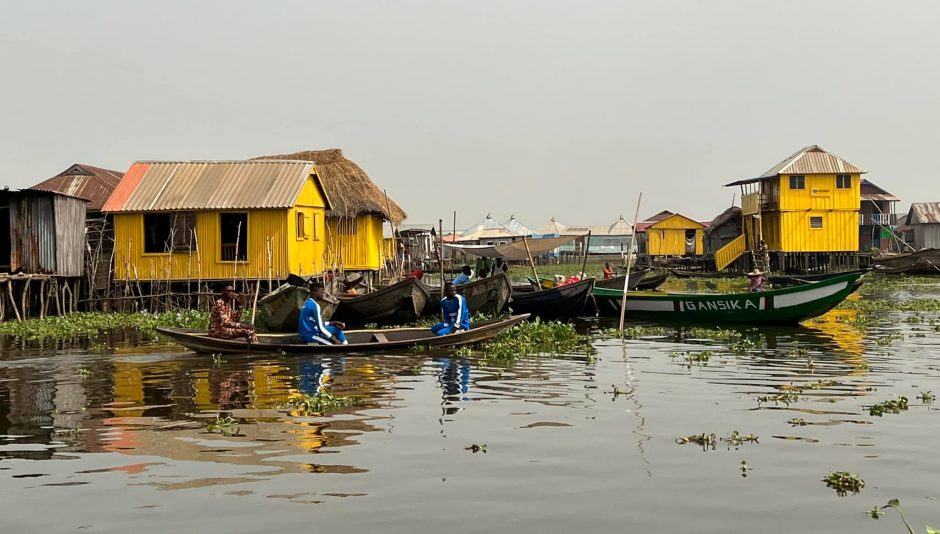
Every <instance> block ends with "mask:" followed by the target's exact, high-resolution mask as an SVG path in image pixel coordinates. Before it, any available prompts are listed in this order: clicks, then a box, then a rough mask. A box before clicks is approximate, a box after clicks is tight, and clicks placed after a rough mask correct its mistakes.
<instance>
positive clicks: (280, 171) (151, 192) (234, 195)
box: [103, 160, 315, 212]
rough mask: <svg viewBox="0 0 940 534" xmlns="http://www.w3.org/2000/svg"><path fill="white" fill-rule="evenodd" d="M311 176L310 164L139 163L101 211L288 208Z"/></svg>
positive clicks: (312, 170) (280, 162)
mask: <svg viewBox="0 0 940 534" xmlns="http://www.w3.org/2000/svg"><path fill="white" fill-rule="evenodd" d="M314 173H315V170H314V164H313V163H312V162H310V161H290V160H280V161H189V162H169V161H153V162H148V161H140V162H137V163H134V165H132V166H131V168H130V169H129V170H128V171H127V174H126V175H125V177H124V179H122V180H121V183H120V184H119V185H118V187H117V188H116V189H115V190H114V193H113V194H112V195H111V198H109V199H108V202H107V203H106V204H105V206H104V209H103V211H109V212H140V211H178V210H224V209H266V208H290V207H291V206H293V205H294V201H295V200H296V199H297V195H298V194H299V193H300V190H301V188H302V187H303V185H304V182H305V181H306V180H307V178H309V177H310V175H311V174H314Z"/></svg>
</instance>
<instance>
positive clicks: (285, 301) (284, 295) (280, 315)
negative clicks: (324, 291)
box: [258, 284, 336, 332]
mask: <svg viewBox="0 0 940 534" xmlns="http://www.w3.org/2000/svg"><path fill="white" fill-rule="evenodd" d="M309 296H310V291H309V290H307V288H305V287H298V286H295V285H291V284H284V285H282V286H281V287H279V288H277V289H275V290H274V291H272V292H271V293H268V294H267V295H265V296H264V297H263V298H262V299H261V300H259V301H258V306H259V307H260V308H261V313H262V314H263V315H264V320H265V323H266V324H267V327H268V330H270V331H271V332H296V331H297V323H298V321H299V319H300V310H301V308H303V307H304V302H306V301H307V297H309ZM320 309H321V310H322V313H323V319H324V320H329V319H330V317H331V316H332V315H333V312H334V311H335V310H336V302H321V303H320Z"/></svg>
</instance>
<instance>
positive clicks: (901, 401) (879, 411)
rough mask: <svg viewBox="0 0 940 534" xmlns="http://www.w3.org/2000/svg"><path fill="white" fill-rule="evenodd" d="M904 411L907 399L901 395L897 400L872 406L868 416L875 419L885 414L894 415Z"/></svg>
mask: <svg viewBox="0 0 940 534" xmlns="http://www.w3.org/2000/svg"><path fill="white" fill-rule="evenodd" d="M905 410H907V397H905V396H904V395H901V396H900V397H898V398H897V400H888V401H884V402H879V403H878V404H874V405H872V407H871V408H869V409H868V415H872V416H875V417H881V416H882V415H884V414H886V413H893V414H895V415H896V414H899V413H901V412H902V411H905Z"/></svg>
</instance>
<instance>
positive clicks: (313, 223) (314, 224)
mask: <svg viewBox="0 0 940 534" xmlns="http://www.w3.org/2000/svg"><path fill="white" fill-rule="evenodd" d="M310 227H311V230H312V232H311V233H313V238H314V239H320V237H319V236H317V214H316V213H314V214H313V215H311V216H310Z"/></svg>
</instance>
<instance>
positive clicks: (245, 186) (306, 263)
mask: <svg viewBox="0 0 940 534" xmlns="http://www.w3.org/2000/svg"><path fill="white" fill-rule="evenodd" d="M330 207H331V201H330V198H329V196H328V195H327V194H326V193H325V192H324V188H323V186H322V183H321V181H320V178H319V176H318V174H317V171H316V168H315V166H314V164H313V163H312V162H310V161H192V162H166V161H152V162H148V161H140V162H137V163H134V164H133V165H131V167H130V169H128V171H127V173H126V174H125V175H124V178H123V179H122V180H121V182H120V184H118V186H117V188H116V189H115V190H114V193H113V194H112V195H111V197H110V198H109V199H108V201H107V202H106V203H105V205H104V208H103V211H104V212H105V213H109V214H111V215H112V216H113V217H114V241H115V245H114V251H115V253H114V279H115V280H117V281H119V282H122V283H123V284H124V287H125V288H126V287H127V284H128V283H130V282H135V283H136V282H139V281H146V282H151V283H152V282H167V283H169V282H174V281H187V282H197V281H199V282H208V281H225V280H233V279H236V278H237V279H239V280H241V279H250V280H265V279H267V280H272V279H273V280H275V281H276V280H282V279H284V278H285V277H287V275H288V274H290V273H294V274H298V275H302V276H305V275H313V274H318V273H320V272H322V271H323V270H324V267H325V265H326V263H325V262H324V256H325V254H326V239H327V231H326V229H325V225H324V214H325V212H326V210H327V209H329V208H330ZM201 287H202V286H201V285H200V288H201Z"/></svg>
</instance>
